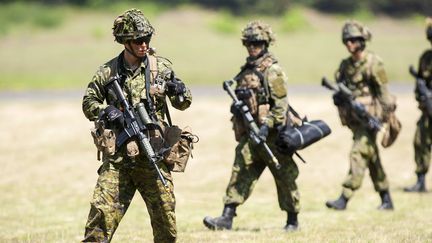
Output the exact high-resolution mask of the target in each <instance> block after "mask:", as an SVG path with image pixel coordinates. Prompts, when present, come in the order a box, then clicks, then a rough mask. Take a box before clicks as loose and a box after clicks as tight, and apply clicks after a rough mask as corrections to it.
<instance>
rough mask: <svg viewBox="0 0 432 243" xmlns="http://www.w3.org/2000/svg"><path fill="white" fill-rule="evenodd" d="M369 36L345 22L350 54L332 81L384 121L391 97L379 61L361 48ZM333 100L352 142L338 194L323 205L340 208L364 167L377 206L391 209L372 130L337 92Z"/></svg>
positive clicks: (391, 108)
mask: <svg viewBox="0 0 432 243" xmlns="http://www.w3.org/2000/svg"><path fill="white" fill-rule="evenodd" d="M370 39H371V33H370V31H369V30H368V29H367V28H366V27H364V26H363V25H362V24H360V23H359V22H356V21H347V22H346V23H345V25H344V26H343V29H342V42H343V44H344V45H345V46H346V48H347V50H348V52H349V53H350V57H348V58H346V59H344V60H342V62H341V64H340V66H339V69H338V70H337V72H336V75H335V79H336V82H342V83H343V84H345V85H346V86H347V87H348V89H350V90H351V92H352V93H353V95H354V97H356V98H355V99H356V101H358V102H360V103H362V104H363V105H365V107H366V109H367V110H368V112H369V113H370V114H371V115H373V116H375V117H377V118H378V119H379V120H381V121H382V122H387V121H388V119H389V118H388V117H389V116H390V114H391V113H392V112H394V110H395V109H396V105H395V99H394V97H393V96H392V95H391V94H390V93H389V92H388V90H387V81H388V80H387V76H386V73H385V71H384V66H383V62H382V61H381V59H380V58H379V57H378V56H377V55H376V54H374V53H372V52H370V51H366V50H365V48H366V41H370ZM333 100H334V103H335V105H336V106H337V107H338V110H339V116H340V119H341V122H342V125H346V126H348V127H349V128H350V130H351V131H352V133H353V140H354V144H353V146H352V148H351V151H350V154H349V159H350V168H349V172H348V176H347V178H346V179H345V181H344V182H343V184H342V188H343V189H342V194H341V195H340V197H339V198H338V199H337V200H335V201H327V202H326V206H327V207H328V208H333V209H336V210H344V209H345V208H346V205H347V202H348V200H349V199H350V198H351V197H352V196H353V193H354V191H355V190H357V189H359V188H360V186H361V183H362V180H363V177H364V174H365V170H366V169H367V168H369V173H370V176H371V179H372V182H373V185H374V188H375V190H376V191H377V192H379V195H380V197H381V200H382V203H381V205H380V206H379V207H378V209H380V210H392V209H393V202H392V200H391V197H390V192H389V183H388V181H387V178H386V174H385V173H384V168H383V166H382V164H381V160H380V156H379V151H378V146H377V144H376V135H377V134H376V132H374V131H371V130H370V129H368V128H367V127H366V126H365V124H363V123H361V122H360V121H359V120H358V119H357V117H356V116H355V114H354V113H353V112H351V110H350V109H349V107H347V106H346V104H344V103H343V101H342V100H341V99H340V97H339V96H338V95H334V96H333Z"/></svg>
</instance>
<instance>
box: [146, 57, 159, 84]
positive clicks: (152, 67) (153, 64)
mask: <svg viewBox="0 0 432 243" xmlns="http://www.w3.org/2000/svg"><path fill="white" fill-rule="evenodd" d="M147 60H148V68H149V71H150V74H151V75H150V83H152V84H153V83H154V80H155V79H156V76H157V75H158V68H157V59H156V57H155V56H154V55H150V54H147Z"/></svg>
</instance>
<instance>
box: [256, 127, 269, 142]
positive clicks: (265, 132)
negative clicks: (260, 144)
mask: <svg viewBox="0 0 432 243" xmlns="http://www.w3.org/2000/svg"><path fill="white" fill-rule="evenodd" d="M268 134H269V127H268V125H267V124H264V125H262V126H261V127H260V129H259V132H258V136H259V137H260V138H261V139H262V140H264V141H266V140H267V136H268Z"/></svg>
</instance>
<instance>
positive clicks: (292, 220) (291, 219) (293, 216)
mask: <svg viewBox="0 0 432 243" xmlns="http://www.w3.org/2000/svg"><path fill="white" fill-rule="evenodd" d="M284 230H285V231H286V232H293V231H297V230H299V223H298V220H297V213H293V212H288V219H287V224H286V225H285V227H284Z"/></svg>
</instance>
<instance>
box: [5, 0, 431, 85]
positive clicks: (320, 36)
mask: <svg viewBox="0 0 432 243" xmlns="http://www.w3.org/2000/svg"><path fill="white" fill-rule="evenodd" d="M1 7H2V5H0V10H1ZM128 7H132V6H125V7H124V8H125V9H126V8H128ZM24 9H25V7H24ZM153 9H154V8H145V9H143V11H144V13H145V14H147V15H149V18H150V21H151V23H152V24H153V26H154V27H155V29H156V35H155V36H154V38H153V40H152V43H151V44H152V46H153V47H155V48H156V49H157V52H158V55H161V56H165V57H168V58H169V59H171V60H172V61H173V63H174V69H175V70H176V73H177V74H178V76H179V77H181V78H182V79H183V80H186V81H187V82H189V83H193V84H202V85H208V84H219V83H220V82H221V80H223V79H228V78H231V76H232V75H233V74H234V73H236V72H237V71H238V70H239V68H240V65H242V64H243V62H244V58H245V55H246V51H245V49H244V47H243V46H241V43H240V31H241V29H242V28H243V27H244V26H245V24H246V23H247V22H248V21H251V20H253V19H261V20H264V21H266V22H268V23H270V24H271V25H272V27H273V30H274V31H275V33H276V37H277V42H276V44H275V45H274V46H272V47H271V49H270V50H271V51H272V52H274V53H275V54H276V56H277V57H278V58H279V61H280V63H281V64H282V66H283V67H284V68H285V69H286V71H287V73H288V75H289V77H290V82H291V83H308V84H317V83H319V80H320V78H321V77H322V76H323V75H326V76H332V75H333V73H334V71H335V69H336V68H337V67H338V65H339V62H340V60H341V59H342V58H344V57H346V56H347V52H346V50H345V47H344V46H343V45H342V43H341V37H340V35H341V33H340V30H341V27H342V25H343V22H344V20H345V19H347V18H350V17H352V16H346V17H335V16H329V15H323V14H319V13H317V12H314V11H312V10H307V9H296V10H295V11H292V12H289V13H288V14H287V15H285V16H281V17H263V16H247V17H235V16H230V15H229V14H226V13H224V12H216V11H209V10H202V9H197V8H192V7H181V8H176V9H171V10H165V11H161V12H158V11H156V10H153ZM51 12H53V13H52V15H53V16H54V17H51V18H55V16H59V15H60V16H62V18H61V24H60V25H59V26H57V27H55V26H54V27H52V28H49V29H40V28H34V27H29V26H28V25H17V26H13V27H10V29H11V31H10V33H8V34H7V35H3V36H0V49H1V52H0V90H23V89H24V90H28V89H35V88H37V89H81V88H82V87H83V86H85V85H86V84H87V83H88V82H89V80H90V79H91V77H92V75H93V74H94V72H95V71H96V69H97V67H98V66H99V65H101V64H103V63H105V62H106V61H108V60H110V59H111V58H112V57H114V56H116V55H117V54H118V53H119V52H120V51H121V49H122V48H121V47H122V46H120V45H119V44H117V43H115V42H114V41H113V37H112V35H111V28H112V22H113V19H114V17H115V16H116V15H117V14H120V13H121V11H118V13H113V11H112V10H111V11H108V12H104V11H84V10H77V9H65V10H64V11H62V9H54V10H52V11H51ZM51 12H50V11H48V10H47V15H48V13H51ZM63 12H64V13H65V14H63ZM153 12H156V13H157V14H155V13H153ZM0 13H1V12H0ZM42 16H44V15H42ZM354 17H355V16H354ZM50 21H53V20H50ZM364 21H365V23H366V24H367V25H368V26H369V27H370V29H371V31H372V33H373V38H372V42H371V43H370V44H368V48H370V49H371V50H373V51H375V52H376V53H377V54H379V55H380V56H381V57H382V58H383V60H384V63H385V65H386V70H387V72H388V75H389V78H390V79H391V80H392V81H396V82H411V80H412V79H411V78H410V77H409V74H408V71H407V70H408V66H409V65H410V64H415V65H417V62H418V58H419V56H420V54H421V53H422V52H423V51H424V50H425V49H426V48H429V47H430V44H429V43H428V42H427V40H426V38H425V34H424V23H423V19H422V20H416V19H415V18H414V19H413V18H411V19H389V18H387V17H382V16H373V17H369V18H366V19H365V20H364Z"/></svg>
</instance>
